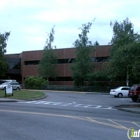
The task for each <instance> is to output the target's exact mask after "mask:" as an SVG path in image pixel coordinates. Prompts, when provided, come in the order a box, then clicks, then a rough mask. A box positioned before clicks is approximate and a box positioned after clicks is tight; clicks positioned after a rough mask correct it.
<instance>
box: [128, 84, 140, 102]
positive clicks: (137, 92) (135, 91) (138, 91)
mask: <svg viewBox="0 0 140 140" xmlns="http://www.w3.org/2000/svg"><path fill="white" fill-rule="evenodd" d="M128 96H129V97H130V98H131V99H132V101H133V102H137V101H138V100H140V85H133V86H132V87H130V90H129V94H128Z"/></svg>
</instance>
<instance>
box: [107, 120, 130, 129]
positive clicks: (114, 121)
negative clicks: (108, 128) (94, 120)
mask: <svg viewBox="0 0 140 140" xmlns="http://www.w3.org/2000/svg"><path fill="white" fill-rule="evenodd" d="M108 121H110V122H112V123H114V124H116V125H118V126H120V127H122V128H125V129H129V128H127V127H125V126H123V125H121V124H119V123H117V122H115V121H113V120H111V119H108Z"/></svg>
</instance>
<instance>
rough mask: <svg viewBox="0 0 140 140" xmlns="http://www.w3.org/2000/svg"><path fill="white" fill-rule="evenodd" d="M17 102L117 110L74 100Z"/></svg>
mask: <svg viewBox="0 0 140 140" xmlns="http://www.w3.org/2000/svg"><path fill="white" fill-rule="evenodd" d="M18 103H30V104H45V105H59V106H70V105H71V107H83V108H94V109H108V110H117V109H115V108H112V107H110V106H109V107H104V106H102V105H86V104H76V102H72V103H65V102H50V101H28V102H18Z"/></svg>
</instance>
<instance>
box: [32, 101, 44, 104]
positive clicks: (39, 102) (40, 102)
mask: <svg viewBox="0 0 140 140" xmlns="http://www.w3.org/2000/svg"><path fill="white" fill-rule="evenodd" d="M42 103H45V101H38V102H35V103H34V104H42Z"/></svg>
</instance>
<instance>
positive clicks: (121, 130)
mask: <svg viewBox="0 0 140 140" xmlns="http://www.w3.org/2000/svg"><path fill="white" fill-rule="evenodd" d="M46 94H47V95H48V96H47V98H45V99H42V100H36V101H19V102H12V103H10V102H1V103H0V124H1V125H0V139H1V140H19V139H22V140H112V139H113V140H120V139H123V140H128V137H127V131H128V129H129V128H134V129H135V130H139V129H140V114H134V113H129V112H123V111H119V110H117V109H116V108H115V106H117V105H121V104H134V103H133V102H132V101H131V99H129V98H121V99H119V98H114V97H111V96H109V95H106V94H103V95H102V94H79V93H74V92H72V93H71V92H47V93H46ZM135 104H136V103H135ZM133 139H136V138H133Z"/></svg>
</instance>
